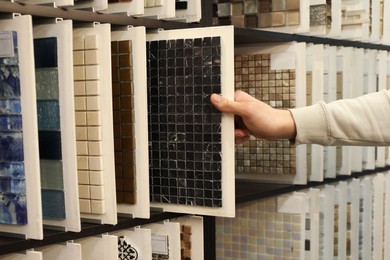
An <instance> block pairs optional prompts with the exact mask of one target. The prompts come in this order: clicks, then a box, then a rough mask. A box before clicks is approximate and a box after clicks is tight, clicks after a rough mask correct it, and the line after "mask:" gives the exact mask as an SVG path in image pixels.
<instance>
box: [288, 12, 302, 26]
mask: <svg viewBox="0 0 390 260" xmlns="http://www.w3.org/2000/svg"><path fill="white" fill-rule="evenodd" d="M299 24H300V20H299V12H287V13H286V25H287V26H292V25H299Z"/></svg>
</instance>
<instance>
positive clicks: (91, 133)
mask: <svg viewBox="0 0 390 260" xmlns="http://www.w3.org/2000/svg"><path fill="white" fill-rule="evenodd" d="M88 140H89V141H99V140H102V133H101V129H100V127H93V126H92V127H88Z"/></svg>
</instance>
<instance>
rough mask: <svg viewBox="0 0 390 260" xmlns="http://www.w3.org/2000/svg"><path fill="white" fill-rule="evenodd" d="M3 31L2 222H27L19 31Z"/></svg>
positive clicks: (0, 101) (0, 78)
mask: <svg viewBox="0 0 390 260" xmlns="http://www.w3.org/2000/svg"><path fill="white" fill-rule="evenodd" d="M0 34H1V36H2V37H1V38H2V46H1V47H0V49H1V51H0V53H1V54H0V144H1V145H0V197H1V198H0V201H1V202H0V223H2V224H18V225H23V224H27V205H26V183H25V172H24V170H25V169H24V150H23V126H22V111H21V101H20V94H21V93H20V80H19V60H18V59H19V58H18V42H17V33H16V32H11V31H3V32H0ZM2 48H4V49H2Z"/></svg>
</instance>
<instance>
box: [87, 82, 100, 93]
mask: <svg viewBox="0 0 390 260" xmlns="http://www.w3.org/2000/svg"><path fill="white" fill-rule="evenodd" d="M85 84H86V85H85V88H86V93H87V95H100V83H99V81H97V80H88V81H87V82H86V83H85Z"/></svg>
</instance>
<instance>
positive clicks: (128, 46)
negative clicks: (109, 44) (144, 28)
mask: <svg viewBox="0 0 390 260" xmlns="http://www.w3.org/2000/svg"><path fill="white" fill-rule="evenodd" d="M118 46H119V48H118V53H131V50H132V43H131V41H129V40H125V41H119V42H118Z"/></svg>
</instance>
